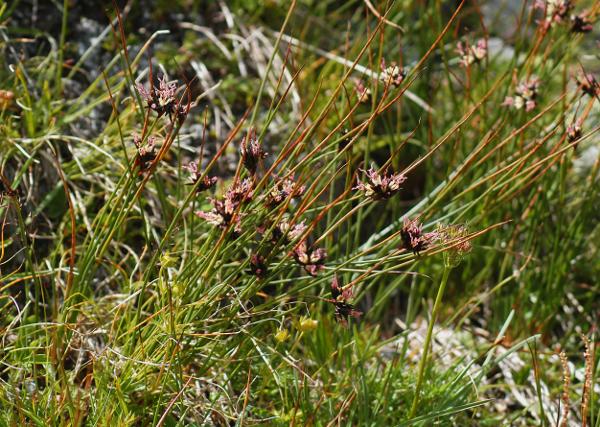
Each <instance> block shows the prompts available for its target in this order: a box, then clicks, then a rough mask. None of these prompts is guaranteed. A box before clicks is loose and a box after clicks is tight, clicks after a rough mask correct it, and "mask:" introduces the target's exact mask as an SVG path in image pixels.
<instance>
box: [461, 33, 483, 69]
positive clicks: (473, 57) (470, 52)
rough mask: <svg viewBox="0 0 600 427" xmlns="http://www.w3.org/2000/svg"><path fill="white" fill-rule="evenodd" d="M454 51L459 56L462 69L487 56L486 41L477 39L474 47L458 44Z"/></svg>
mask: <svg viewBox="0 0 600 427" xmlns="http://www.w3.org/2000/svg"><path fill="white" fill-rule="evenodd" d="M456 51H457V52H458V55H459V62H460V64H461V65H462V66H463V67H465V68H466V67H468V66H470V65H472V64H474V63H477V62H480V61H482V60H483V58H485V57H486V55H487V40H485V39H479V40H477V43H475V44H474V45H470V44H468V43H463V42H460V41H459V42H458V43H457V45H456Z"/></svg>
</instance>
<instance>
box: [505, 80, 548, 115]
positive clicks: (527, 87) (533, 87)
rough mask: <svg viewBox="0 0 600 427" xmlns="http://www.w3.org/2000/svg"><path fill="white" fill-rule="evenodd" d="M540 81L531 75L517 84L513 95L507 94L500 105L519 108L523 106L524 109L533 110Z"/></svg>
mask: <svg viewBox="0 0 600 427" xmlns="http://www.w3.org/2000/svg"><path fill="white" fill-rule="evenodd" d="M539 86H540V81H539V79H538V78H537V77H531V78H530V79H527V80H524V81H522V82H521V83H519V84H518V85H517V88H516V89H515V95H514V96H507V97H506V99H505V100H504V102H503V104H502V105H506V106H509V107H512V108H514V109H515V110H520V109H522V108H525V111H528V112H529V111H531V110H533V109H534V108H535V107H536V105H537V103H536V99H537V97H538V90H539Z"/></svg>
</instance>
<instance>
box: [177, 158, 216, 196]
mask: <svg viewBox="0 0 600 427" xmlns="http://www.w3.org/2000/svg"><path fill="white" fill-rule="evenodd" d="M183 167H184V169H186V170H187V171H188V172H189V173H190V174H191V175H192V182H189V183H188V185H196V184H198V187H196V192H198V193H201V192H202V191H206V190H208V189H209V188H212V187H214V185H215V184H216V183H217V177H216V176H212V177H209V176H208V175H204V177H202V172H201V171H200V168H199V167H198V162H191V163H189V164H188V165H185V166H183Z"/></svg>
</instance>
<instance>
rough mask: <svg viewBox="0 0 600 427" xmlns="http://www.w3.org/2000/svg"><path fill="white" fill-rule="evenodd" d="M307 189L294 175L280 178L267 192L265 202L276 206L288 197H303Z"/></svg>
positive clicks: (270, 206)
mask: <svg viewBox="0 0 600 427" xmlns="http://www.w3.org/2000/svg"><path fill="white" fill-rule="evenodd" d="M305 189H306V187H305V186H304V185H297V184H296V182H295V181H294V179H293V178H292V177H287V178H281V179H278V180H277V181H276V182H275V185H273V187H272V188H271V190H270V191H269V194H267V197H266V201H265V204H266V205H267V207H269V208H274V207H276V206H278V205H280V204H281V203H283V202H284V201H286V200H287V199H288V198H298V197H302V195H303V194H304V190H305Z"/></svg>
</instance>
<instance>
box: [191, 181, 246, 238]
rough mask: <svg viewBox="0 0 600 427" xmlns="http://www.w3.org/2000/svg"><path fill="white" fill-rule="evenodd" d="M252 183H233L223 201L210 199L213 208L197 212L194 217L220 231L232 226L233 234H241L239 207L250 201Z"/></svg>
mask: <svg viewBox="0 0 600 427" xmlns="http://www.w3.org/2000/svg"><path fill="white" fill-rule="evenodd" d="M252 194H253V192H252V181H251V180H250V179H245V180H244V181H242V182H241V183H239V182H235V183H234V184H233V185H232V186H231V187H230V188H229V189H228V190H227V192H226V193H225V196H224V197H223V200H217V199H212V204H213V208H212V210H211V211H209V212H204V211H198V212H196V215H197V216H198V217H199V218H202V219H204V220H205V221H206V222H208V223H209V224H212V225H214V226H216V227H219V228H220V229H222V230H225V229H227V228H229V227H230V226H233V231H234V232H235V233H240V232H241V224H240V221H241V216H242V215H241V213H240V212H238V211H239V209H238V208H239V207H241V205H242V204H244V203H247V202H249V201H250V200H252Z"/></svg>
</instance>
